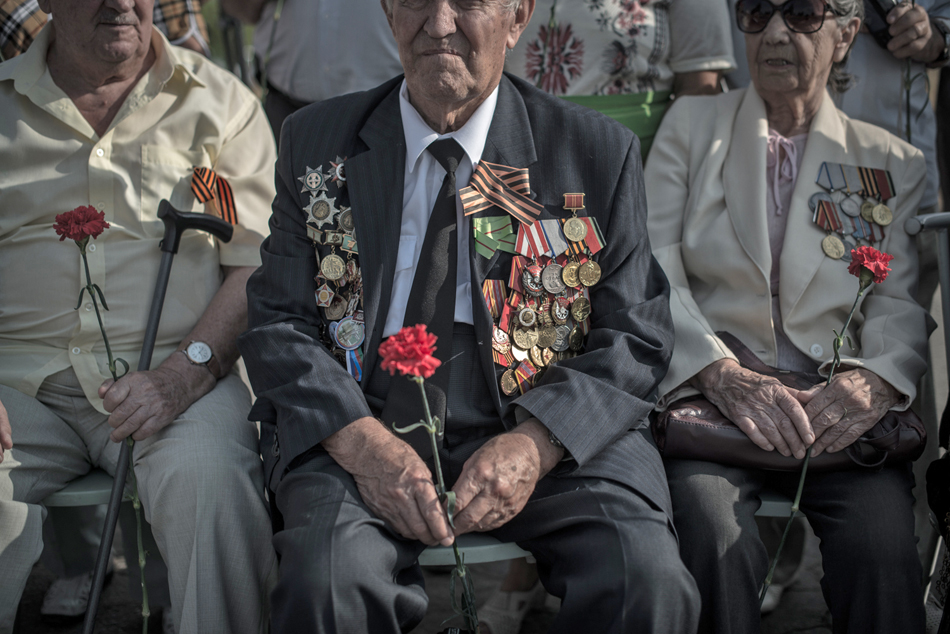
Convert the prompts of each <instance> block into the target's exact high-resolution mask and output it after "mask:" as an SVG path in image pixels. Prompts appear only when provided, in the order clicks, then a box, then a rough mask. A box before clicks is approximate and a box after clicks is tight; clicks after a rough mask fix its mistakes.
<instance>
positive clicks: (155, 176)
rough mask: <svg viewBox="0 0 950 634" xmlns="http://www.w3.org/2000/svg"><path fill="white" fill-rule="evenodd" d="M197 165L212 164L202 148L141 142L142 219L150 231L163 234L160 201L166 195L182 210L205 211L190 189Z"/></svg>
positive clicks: (208, 165)
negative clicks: (159, 210) (186, 148)
mask: <svg viewBox="0 0 950 634" xmlns="http://www.w3.org/2000/svg"><path fill="white" fill-rule="evenodd" d="M195 167H211V161H210V158H209V156H208V155H207V154H206V153H205V152H202V151H200V150H180V149H177V148H171V147H166V146H163V145H146V144H143V145H142V183H141V190H142V203H141V205H142V206H141V208H140V209H139V220H140V221H141V222H142V225H143V227H144V228H145V229H146V231H147V232H148V233H149V234H153V235H156V236H160V235H162V232H163V227H162V222H161V220H159V219H158V204H159V203H160V202H161V201H162V199H167V200H168V202H170V203H171V205H172V207H174V208H175V209H177V210H179V211H193V212H201V211H204V204H202V203H199V202H198V200H197V199H196V198H195V195H194V193H192V191H191V177H192V174H193V169H194V168H195Z"/></svg>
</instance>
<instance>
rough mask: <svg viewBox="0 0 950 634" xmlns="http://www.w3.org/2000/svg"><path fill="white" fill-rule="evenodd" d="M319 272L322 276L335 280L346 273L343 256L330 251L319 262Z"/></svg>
mask: <svg viewBox="0 0 950 634" xmlns="http://www.w3.org/2000/svg"><path fill="white" fill-rule="evenodd" d="M320 272H321V273H323V277H325V278H327V279H328V280H332V281H334V282H335V281H337V280H338V279H340V278H341V277H343V276H344V275H345V274H346V263H345V262H344V261H343V258H341V257H340V256H338V255H336V254H335V253H331V254H330V255H328V256H327V257H325V258H323V262H321V263H320Z"/></svg>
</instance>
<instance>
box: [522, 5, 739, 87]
mask: <svg viewBox="0 0 950 634" xmlns="http://www.w3.org/2000/svg"><path fill="white" fill-rule="evenodd" d="M733 67H735V62H734V60H733V54H732V33H731V31H730V27H729V15H728V12H727V11H726V9H725V7H724V5H722V4H721V3H719V2H711V1H710V0H539V2H538V3H537V6H536V8H535V11H534V16H533V17H532V19H531V22H530V24H529V25H528V28H527V29H526V30H525V32H524V33H523V34H522V36H521V39H520V40H519V42H518V45H517V46H516V47H515V49H514V50H513V51H512V52H511V54H510V55H509V57H508V61H507V63H506V70H507V71H508V72H510V73H513V74H515V75H517V76H519V77H522V78H524V79H526V80H528V81H530V82H532V83H533V84H535V85H536V86H538V87H539V88H541V89H542V90H544V91H546V92H549V93H551V94H554V95H617V94H631V93H643V92H648V91H653V92H666V91H669V90H671V89H672V87H673V76H674V74H676V73H686V72H693V71H703V70H721V71H725V70H728V69H730V68H733Z"/></svg>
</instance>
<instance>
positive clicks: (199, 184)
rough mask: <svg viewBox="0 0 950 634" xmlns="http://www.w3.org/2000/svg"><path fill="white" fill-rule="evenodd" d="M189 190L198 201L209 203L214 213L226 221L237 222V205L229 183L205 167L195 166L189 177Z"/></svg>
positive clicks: (233, 223) (234, 223)
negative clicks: (192, 173)
mask: <svg viewBox="0 0 950 634" xmlns="http://www.w3.org/2000/svg"><path fill="white" fill-rule="evenodd" d="M191 191H192V192H193V193H194V194H195V198H197V199H198V202H202V203H209V204H210V205H211V207H212V209H214V212H215V214H216V215H218V216H220V217H221V218H222V219H223V220H225V221H226V222H229V223H231V224H232V225H236V224H237V223H238V216H237V207H236V206H235V204H234V193H233V192H232V191H231V185H230V184H228V181H226V180H225V179H224V178H222V177H220V176H218V175H217V174H215V173H214V170H212V169H209V168H207V167H196V168H195V170H194V175H193V176H192V177H191Z"/></svg>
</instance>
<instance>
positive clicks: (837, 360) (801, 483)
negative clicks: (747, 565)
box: [759, 280, 871, 609]
mask: <svg viewBox="0 0 950 634" xmlns="http://www.w3.org/2000/svg"><path fill="white" fill-rule="evenodd" d="M870 285H871V282H870V281H868V282H865V281H864V280H862V281H861V287H860V289H859V290H858V296H857V297H855V298H854V304H852V305H851V312H850V313H848V319H847V320H845V322H844V327H843V328H842V329H841V334H840V335H838V336H837V337H835V342H834V348H835V356H834V359H832V361H831V369H830V370H828V380H827V381H826V382H825V385H831V379H832V378H834V376H835V370H837V369H838V366H839V365H841V356H840V355H839V354H838V350H839V349H841V346H842V345H844V338H845V336H846V333H847V332H848V326H850V325H851V318H852V317H854V313H855V311H856V310H857V308H858V302H859V301H861V297H863V296H864V291H865V290H867V287H868V286H870ZM810 459H811V447H809V448H808V449H807V450H805V458H804V459H803V460H802V473H801V476H799V478H798V491H796V493H795V500H794V501H793V502H792V510H791V513H790V514H789V516H788V523H786V524H785V532H783V533H782V540H781V541H780V542H779V543H778V550H776V551H775V556H774V557H772V564H771V565H770V566H769V573H768V574H767V575H766V577H765V583H763V584H762V591H761V592H760V593H759V608H760V609H761V607H762V602H763V601H765V593H766V592H768V589H769V586H770V585H772V576H773V575H774V574H775V568H776V566H778V558H779V557H780V556H781V554H782V548H784V546H785V540H786V539H787V538H788V534H789V532H790V531H791V529H792V521H793V520H794V519H795V515H796V514H798V508H799V504H800V503H801V501H802V490H803V489H804V488H805V475H806V474H807V473H808V461H809V460H810Z"/></svg>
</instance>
